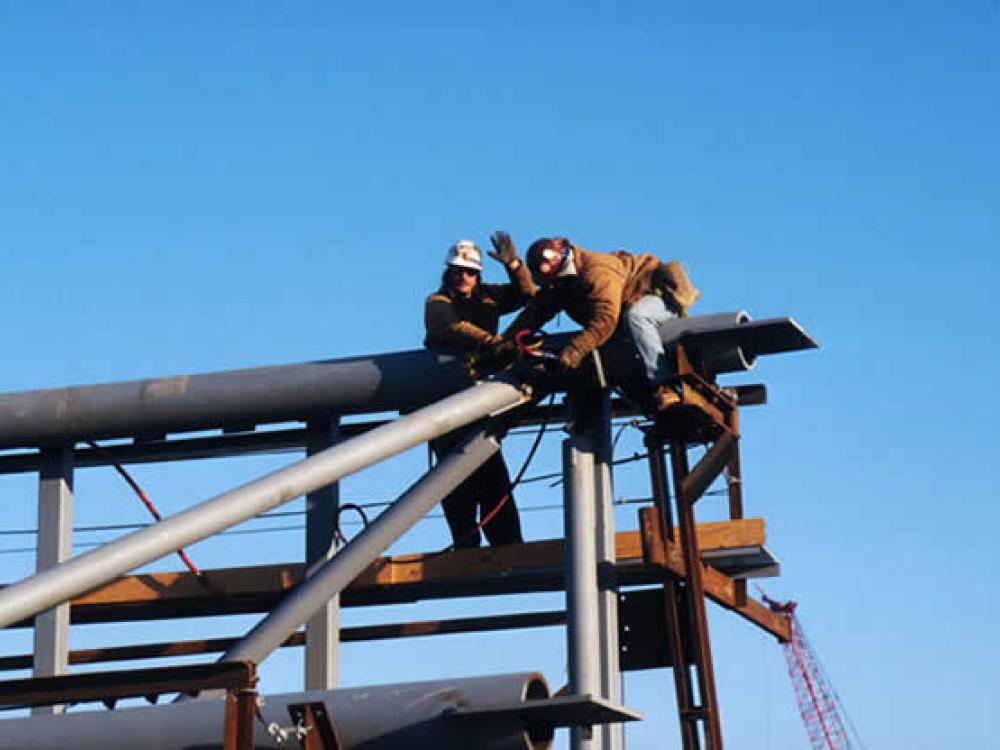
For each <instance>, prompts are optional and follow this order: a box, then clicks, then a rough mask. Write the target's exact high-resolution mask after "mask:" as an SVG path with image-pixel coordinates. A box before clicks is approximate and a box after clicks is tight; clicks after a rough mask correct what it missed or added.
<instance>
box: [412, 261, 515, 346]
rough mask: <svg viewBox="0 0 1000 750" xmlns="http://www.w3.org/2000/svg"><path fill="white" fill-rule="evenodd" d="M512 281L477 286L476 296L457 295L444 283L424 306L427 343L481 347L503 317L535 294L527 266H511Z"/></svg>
mask: <svg viewBox="0 0 1000 750" xmlns="http://www.w3.org/2000/svg"><path fill="white" fill-rule="evenodd" d="M507 275H508V276H509V277H510V283H509V284H483V283H479V284H477V285H476V289H475V291H474V292H473V293H472V297H471V298H469V299H465V298H463V297H460V296H458V295H453V294H452V293H451V292H449V291H448V289H447V288H445V287H444V286H443V285H442V286H441V288H440V289H438V290H437V291H436V292H434V293H433V294H432V295H430V296H429V297H428V298H427V302H426V303H425V305H424V328H425V330H426V335H425V337H424V346H440V347H447V348H454V349H478V348H479V347H481V346H482V345H483V344H485V343H487V342H488V341H489V340H490V339H491V338H493V336H495V335H496V333H497V329H498V327H499V324H500V316H501V315H505V314H506V313H509V312H514V310H517V309H518V308H520V307H523V306H524V304H525V303H526V302H527V301H528V300H529V299H530V298H531V296H532V295H533V294H534V293H535V285H534V283H532V281H531V274H530V273H528V269H527V267H526V266H525V265H524V264H523V263H520V264H519V265H518V267H517V270H514V271H512V270H511V269H510V268H509V267H508V268H507Z"/></svg>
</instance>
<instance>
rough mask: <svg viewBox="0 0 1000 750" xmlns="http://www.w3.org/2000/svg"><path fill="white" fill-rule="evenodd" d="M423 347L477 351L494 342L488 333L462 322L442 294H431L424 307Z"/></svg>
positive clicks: (464, 321) (453, 307)
mask: <svg viewBox="0 0 1000 750" xmlns="http://www.w3.org/2000/svg"><path fill="white" fill-rule="evenodd" d="M424 328H425V330H426V336H425V337H424V346H444V347H454V348H457V349H469V350H472V349H479V348H481V347H482V346H484V345H486V344H489V343H490V342H491V341H493V340H494V338H495V337H494V336H493V335H491V334H490V332H489V331H485V330H483V329H482V328H480V327H479V326H477V325H475V324H473V323H470V322H469V321H467V320H462V319H461V318H460V317H459V316H458V313H457V312H456V311H455V306H454V305H453V304H452V302H451V300H450V299H448V298H447V297H446V296H445V295H443V294H432V295H431V296H430V297H428V298H427V304H426V305H425V306H424Z"/></svg>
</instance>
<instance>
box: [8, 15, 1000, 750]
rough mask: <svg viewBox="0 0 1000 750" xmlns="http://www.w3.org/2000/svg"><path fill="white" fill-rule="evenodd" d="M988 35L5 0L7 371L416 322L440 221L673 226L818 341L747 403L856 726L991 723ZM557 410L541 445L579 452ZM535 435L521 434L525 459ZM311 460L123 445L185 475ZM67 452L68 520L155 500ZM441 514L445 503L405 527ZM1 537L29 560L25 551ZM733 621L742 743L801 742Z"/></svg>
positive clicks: (337, 337)
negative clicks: (158, 455)
mask: <svg viewBox="0 0 1000 750" xmlns="http://www.w3.org/2000/svg"><path fill="white" fill-rule="evenodd" d="M751 6H752V7H751ZM998 41H1000V6H998V4H997V3H996V2H994V1H991V0H968V1H966V2H956V3H934V2H909V3H856V2H845V3H837V4H828V3H816V2H803V3H777V2H766V3H754V4H744V3H674V2H670V3H654V2H631V3H618V4H616V3H610V2H587V3H569V2H557V3H544V4H540V3H525V2H510V3H504V4H499V3H497V4H468V3H442V2H427V3H423V4H420V5H418V6H415V5H413V4H403V3H401V4H394V3H378V2H373V3H365V4H362V3H342V4H337V5H333V4H327V3H308V2H302V3H295V4H281V5H278V4H265V3H254V4H245V5H242V4H241V5H237V4H235V3H217V4H214V5H211V6H206V5H205V4H195V3H173V4H169V5H167V4H154V3H113V2H94V3H88V4H78V3H48V4H29V3H18V2H0V257H2V259H3V268H4V270H5V273H3V274H2V275H0V310H2V314H3V318H4V319H5V320H6V322H7V326H6V328H5V350H6V352H7V356H6V357H5V363H4V367H3V369H2V371H0V390H2V391H15V390H22V389H28V388H38V387H50V386H53V387H54V386H60V385H68V384H73V383H86V382H101V381H108V380H120V379H127V378H133V377H142V376H150V375H162V374H172V373H180V372H197V371H208V370H214V369H222V368H234V367H241V366H251V365H257V364H267V363H283V362H296V361H304V360H308V359H314V358H320V357H332V356H348V355H353V354H359V353H366V352H376V351H388V350H395V349H402V348H410V347H414V346H417V345H419V342H420V340H421V337H422V324H421V314H420V313H421V306H422V301H423V298H424V296H425V295H426V294H427V292H428V291H430V289H431V288H432V287H433V286H434V284H435V281H436V280H437V278H438V275H439V267H440V263H441V261H442V259H443V255H444V251H445V249H446V247H447V245H448V244H449V243H450V242H452V241H453V240H455V239H457V238H459V237H463V236H471V237H473V238H474V239H476V240H478V241H479V242H480V243H484V242H486V238H487V236H488V234H489V232H490V231H492V230H493V229H496V228H500V227H502V228H505V229H508V230H509V231H510V232H511V233H512V234H513V236H514V238H515V240H516V241H517V242H518V243H519V245H520V246H521V247H524V246H526V245H527V243H528V242H529V241H530V240H531V239H533V238H534V237H536V236H539V235H542V234H549V233H560V234H566V235H568V236H570V237H571V238H572V239H573V240H574V241H576V242H578V243H579V244H581V245H583V246H584V247H588V248H593V249H601V250H611V249H615V248H618V247H624V248H628V249H632V250H637V251H638V250H649V251H652V252H655V253H657V254H659V255H661V256H662V257H664V258H669V257H677V258H680V259H682V260H683V261H684V262H685V263H686V264H687V265H688V267H689V269H690V270H691V273H692V275H693V276H694V278H695V280H696V283H697V284H698V286H699V287H700V288H701V289H702V291H703V298H702V301H701V302H700V303H699V306H700V307H701V310H702V311H703V312H710V311H721V310H729V309H739V308H743V309H747V310H749V311H750V312H751V313H752V314H753V315H754V316H755V317H769V316H773V315H791V316H793V317H795V318H796V319H798V320H799V321H800V322H801V323H802V324H803V325H804V326H805V327H806V328H807V329H808V330H810V331H811V332H812V333H813V334H814V335H816V336H817V337H818V338H819V339H820V341H821V343H822V344H823V348H822V349H821V350H820V351H819V352H816V353H811V354H801V355H791V356H787V357H775V358H770V359H768V360H765V361H762V362H761V363H760V365H759V366H758V369H757V371H756V372H755V373H752V374H751V375H749V376H747V377H746V378H744V380H746V381H757V380H761V381H764V382H766V383H767V384H768V386H769V388H770V394H771V396H770V397H771V403H770V404H768V405H767V406H766V407H763V408H759V409H756V410H748V411H747V413H746V415H745V418H744V440H743V448H742V449H743V456H744V461H743V463H744V467H745V474H746V494H747V507H748V512H749V513H750V514H752V515H763V516H765V517H766V518H767V519H768V529H769V536H770V546H771V548H772V549H773V550H774V552H775V553H776V554H777V555H778V556H779V557H780V558H781V559H782V562H783V564H784V572H783V576H782V578H780V579H778V580H775V581H770V582H768V588H769V590H770V591H771V592H772V594H774V595H776V596H779V597H792V598H796V599H798V600H799V601H800V602H801V609H800V613H801V617H802V620H803V622H804V623H805V626H806V629H807V631H808V632H809V633H810V635H811V636H812V640H813V642H814V645H815V646H816V647H817V648H818V650H819V652H820V654H821V657H822V659H823V661H824V663H825V664H826V666H827V668H828V671H829V672H830V673H831V675H832V677H833V679H834V682H835V684H836V686H837V688H838V690H839V692H840V693H841V695H842V697H843V698H844V700H845V701H846V702H847V704H848V706H849V708H850V711H851V715H852V717H853V718H854V720H855V723H856V724H857V725H858V726H859V729H860V730H861V733H862V736H863V737H864V738H865V741H866V744H867V745H868V746H869V747H873V748H874V747H907V748H938V747H942V746H955V745H961V746H989V745H990V744H991V743H992V742H995V740H993V737H994V736H995V735H996V734H997V730H998V727H997V726H996V719H995V718H993V711H992V707H993V706H994V705H995V703H996V701H997V694H996V690H995V688H994V687H993V683H994V676H995V673H996V670H997V667H998V666H1000V665H998V649H997V646H996V645H995V639H993V638H992V635H993V633H994V632H995V625H994V621H995V618H996V616H997V581H996V572H995V571H996V569H997V563H998V559H997V554H996V552H995V548H994V546H993V542H994V539H995V538H996V536H997V533H998V532H1000V523H998V518H1000V513H998V511H997V510H996V507H995V502H994V495H995V490H994V482H993V481H992V472H993V466H992V464H991V459H992V457H993V454H994V453H995V449H996V440H995V438H994V436H993V431H992V426H993V425H994V424H995V423H996V422H997V419H998V418H1000V413H998V412H1000V410H998V407H997V401H998V400H997V396H996V392H995V382H996V379H997V376H998V375H1000V367H998V361H997V355H996V353H995V352H994V350H993V343H994V340H995V339H996V336H995V334H994V331H993V330H992V325H991V324H992V323H993V321H994V320H996V319H997V317H998V316H997V312H998V309H997V307H998V306H997V302H996V294H995V291H994V286H995V285H996V283H997V280H998V274H997V270H998V269H997V261H996V259H995V256H996V249H997V247H998V244H1000V243H998V235H1000V232H998V227H997V218H996V217H997V213H998V211H997V209H998V206H1000V185H998V176H997V175H998V174H1000V149H998V145H997V135H996V134H997V132H1000V100H998V92H1000V74H998V66H1000V58H998V49H1000V47H998ZM488 274H490V275H492V277H493V278H499V276H498V274H497V272H496V269H495V268H493V269H489V270H488ZM734 382H735V381H734ZM627 440H633V441H634V443H633V444H628V442H627V441H626V443H624V444H623V447H622V448H621V451H622V452H623V453H628V452H630V451H634V450H638V449H639V448H638V446H639V443H638V441H635V440H634V438H632V437H629V438H628V439H627ZM550 442H551V445H550V446H548V447H547V448H546V450H545V451H543V452H542V454H541V455H540V456H539V458H538V459H537V461H538V464H537V465H536V467H535V468H537V469H538V470H539V471H542V470H553V469H554V468H555V466H556V457H557V455H558V446H557V444H556V441H555V440H552V441H550ZM526 446H527V438H525V437H518V438H513V439H511V440H510V441H509V445H508V448H507V450H508V455H509V459H510V463H512V464H516V463H518V462H519V461H520V457H521V456H523V454H524V450H525V448H526ZM288 460H291V457H288V456H285V457H275V458H269V459H254V460H246V459H242V460H233V461H226V462H219V463H211V464H196V465H185V466H183V467H175V468H172V469H167V468H164V467H140V468H137V469H136V472H135V473H136V475H137V477H138V478H139V479H140V481H141V482H143V484H144V485H145V486H146V489H147V491H148V492H149V493H150V494H151V495H152V496H153V497H154V498H155V499H156V500H157V501H158V503H159V504H160V505H161V506H163V508H164V510H165V511H167V512H174V511H176V510H178V509H180V508H183V507H187V506H188V505H190V504H191V503H193V502H195V501H197V500H199V499H202V498H204V497H208V496H209V495H211V494H212V493H213V492H215V491H217V490H221V489H224V488H227V487H229V486H232V485H233V484H235V483H237V482H238V481H241V480H242V479H245V478H249V477H252V476H254V475H255V474H257V473H259V472H260V471H262V470H263V469H265V468H267V467H269V466H276V465H281V464H282V463H285V462H287V461H288ZM424 460H425V457H424V455H423V454H422V453H420V452H414V453H413V454H409V455H407V456H404V457H401V458H399V459H398V460H396V461H394V462H392V463H391V464H390V465H389V466H388V467H386V468H385V469H384V470H382V471H369V472H365V473H363V474H362V475H359V476H358V477H355V478H351V479H348V480H347V481H345V482H344V492H345V496H347V497H351V498H358V499H364V500H373V499H386V498H388V497H392V496H393V495H394V494H395V493H396V492H398V491H399V490H400V489H401V488H403V487H405V486H406V484H408V482H409V481H411V480H412V479H413V478H414V477H415V475H416V473H417V472H418V471H419V470H420V467H421V465H422V462H423V461H424ZM77 484H78V490H79V491H78V499H77V504H76V515H77V522H78V523H79V524H88V523H103V522H108V521H111V520H119V521H120V520H125V521H141V520H143V519H142V513H141V512H140V511H141V508H139V507H138V504H137V503H135V502H134V500H133V499H132V498H131V497H130V496H129V495H128V493H127V490H126V488H124V487H122V486H121V485H120V484H119V483H118V481H117V480H116V479H115V478H114V477H113V476H111V475H110V472H100V471H85V472H80V473H79V476H78V482H77ZM0 491H2V492H3V493H4V497H5V500H6V501H7V502H5V503H4V505H3V510H2V511H0V528H6V529H17V528H23V527H25V526H31V525H32V524H33V522H34V512H35V509H34V496H33V493H34V485H33V482H32V481H31V480H30V478H27V477H17V478H6V479H3V481H2V482H0ZM645 491H646V489H645V486H644V483H643V477H642V475H641V472H637V471H624V470H623V471H622V472H620V473H619V475H618V476H616V492H617V493H618V494H620V495H623V496H626V497H640V496H642V494H643V493H644V492H645ZM558 500H559V493H558V490H553V489H546V488H545V487H544V486H539V485H532V486H530V487H526V488H525V490H524V492H523V493H522V494H521V497H520V501H521V503H522V505H524V506H525V507H526V508H527V507H529V506H531V505H539V506H544V505H551V504H553V503H557V502H558ZM699 512H700V513H704V517H706V518H709V517H714V515H717V514H718V513H720V512H721V510H720V509H719V508H717V507H712V506H710V505H706V506H705V508H704V510H702V508H701V507H700V506H699ZM524 517H525V519H526V520H525V525H526V529H527V532H528V535H529V536H530V537H532V538H543V537H549V536H557V535H558V534H559V533H560V531H559V529H560V514H559V513H558V512H557V511H554V510H546V511H538V512H526V513H525V514H524ZM619 521H620V523H621V525H622V527H631V526H633V525H634V516H633V514H632V512H631V511H628V512H624V511H623V512H621V513H620V514H619ZM246 539H253V540H254V544H253V545H251V546H252V552H253V554H252V555H248V554H247V547H248V545H247V544H246V543H245V541H240V540H246ZM23 541H24V540H23V539H21V538H20V537H14V538H10V539H0V544H9V546H11V547H13V546H22V542H23ZM444 541H445V533H444V529H443V522H442V521H441V520H440V519H437V520H433V519H432V520H430V521H427V522H424V523H422V524H421V525H419V526H418V528H417V529H416V530H415V531H414V532H412V533H411V534H410V535H408V536H407V537H406V538H405V539H404V540H403V541H402V542H401V543H400V544H399V545H398V546H397V549H399V550H418V549H433V548H435V547H437V546H440V545H441V544H443V543H444ZM258 542H260V543H259V544H258ZM300 547H301V539H300V536H299V534H298V533H297V532H294V531H293V532H272V533H270V534H264V535H261V536H259V537H242V538H241V537H231V538H230V539H229V540H225V539H223V540H214V541H210V542H206V543H204V544H202V545H198V546H197V547H196V548H195V549H194V550H193V554H195V555H196V558H198V560H199V562H200V563H201V564H203V565H206V566H213V565H215V566H222V565H238V564H254V563H258V562H266V561H279V560H288V559H293V558H295V557H296V556H297V555H299V554H300ZM0 560H3V564H4V569H5V570H7V571H8V574H7V575H5V576H4V579H5V580H11V579H14V578H17V577H19V576H21V575H23V574H24V573H25V572H27V571H28V570H29V569H30V567H31V558H30V556H29V555H16V554H4V555H3V556H2V557H0ZM173 565H174V561H173V560H165V561H162V562H161V563H160V564H159V567H162V568H169V567H173ZM516 605H517V606H518V607H523V608H530V607H535V606H538V607H544V608H548V607H556V606H558V605H559V598H558V597H555V598H552V597H549V598H545V597H539V598H537V599H526V600H524V601H518V602H516ZM511 606H512V602H510V601H506V600H501V601H497V602H493V601H486V602H466V603H454V604H449V605H447V606H433V607H422V608H418V607H400V608H396V610H398V611H395V610H394V611H392V612H390V611H387V610H379V611H373V612H360V613H359V612H351V613H348V614H347V615H346V617H348V618H350V619H351V620H352V621H357V622H373V621H376V620H378V619H382V618H390V617H399V618H401V619H420V618H424V617H442V616H448V615H449V614H450V613H458V612H463V611H471V610H472V609H475V611H501V610H503V609H504V608H510V607H511ZM249 622H251V620H242V619H241V620H239V621H233V620H231V621H217V620H213V621H211V622H203V621H195V622H190V623H164V624H162V625H157V626H155V627H149V628H144V629H143V630H144V633H143V635H145V634H146V633H147V632H150V633H152V634H153V637H155V638H158V639H160V638H162V639H165V640H166V639H181V638H184V637H191V638H195V637H208V636H210V635H215V634H234V633H238V632H241V631H242V630H243V629H245V628H246V627H248V624H249ZM132 631H134V628H133V627H131V626H122V627H121V628H118V629H110V630H105V631H102V632H91V630H90V629H81V631H80V632H79V633H77V634H74V641H73V644H74V646H81V647H82V646H83V645H84V644H86V645H97V644H104V645H110V644H111V643H119V642H127V641H128V639H129V638H132V639H134V638H136V634H135V633H134V632H132ZM712 632H713V637H714V644H715V651H716V656H717V660H718V671H719V684H720V693H721V697H722V706H723V710H724V716H723V718H724V728H725V732H726V736H727V741H728V745H727V746H728V747H734V748H751V749H753V750H756V749H758V748H760V749H762V750H763V749H767V748H785V747H804V746H805V745H806V741H805V736H804V734H803V733H802V730H801V728H800V726H799V724H798V717H797V713H796V711H795V709H794V706H793V698H792V694H791V691H790V688H789V686H788V684H787V680H786V678H785V675H784V667H783V664H782V662H781V656H780V652H779V650H778V647H777V646H776V645H775V644H774V643H773V642H772V641H770V640H768V639H766V638H764V637H763V636H762V635H759V634H757V633H755V632H754V631H752V630H750V629H749V627H747V626H745V625H744V624H743V623H742V622H740V621H737V620H734V619H733V618H732V617H731V616H728V615H726V614H724V613H719V612H716V613H715V614H713V618H712ZM3 635H4V637H3V639H0V641H2V643H3V644H4V648H5V649H6V650H7V651H8V652H10V653H13V652H20V651H24V650H27V646H26V645H25V643H26V641H25V638H24V637H23V635H22V634H9V633H8V634H3ZM8 643H9V644H10V645H9V646H8V645H7V644H8ZM560 644H561V635H560V634H559V633H558V631H556V630H548V631H540V632H539V633H530V634H529V633H514V634H508V635H503V636H483V637H472V636H469V637H465V636H462V637H455V638H450V639H431V640H424V641H421V642H419V643H414V642H408V643H403V644H384V645H379V646H375V647H359V646H351V647H348V648H346V649H345V654H344V658H345V674H344V680H345V682H346V683H348V684H362V683H365V682H371V681H390V680H395V679H408V678H419V677H434V676H440V675H442V674H457V673H459V672H468V673H476V672H489V671H497V670H503V669H507V668H518V669H520V668H538V669H541V670H542V671H543V672H544V673H545V674H546V677H547V678H548V679H549V682H550V683H551V684H553V685H554V686H558V685H561V684H562V681H563V674H562V671H563V670H564V664H563V660H562V658H561V657H560V656H558V654H559V653H560V648H561V645H560ZM413 654H417V655H418V658H413ZM553 654H556V656H554V655H553ZM404 655H405V656H406V657H407V658H405V659H403V658H402V657H403V656H404ZM442 655H447V656H448V658H449V659H451V660H452V662H453V663H451V664H447V666H446V668H444V671H442V669H443V667H442V661H443V659H444V657H443V656H442ZM298 658H299V657H298V655H297V654H282V655H280V656H278V657H275V658H274V659H273V660H272V663H269V666H268V671H267V672H266V673H265V676H266V680H267V681H268V682H269V683H270V684H268V682H266V683H265V686H264V687H265V689H271V687H272V686H273V688H274V689H275V690H279V689H287V688H289V687H293V686H294V685H295V684H296V680H297V679H298V676H297V668H298ZM401 662H405V667H402V668H401V667H400V663H401ZM400 669H402V671H403V674H400ZM626 701H627V703H628V704H629V705H631V706H634V707H636V708H640V709H642V710H645V711H646V712H647V714H648V715H649V716H650V718H649V720H648V721H647V722H645V724H644V725H643V726H638V727H635V728H634V729H630V742H631V745H630V746H631V747H636V748H646V747H662V746H664V743H665V742H666V743H669V742H672V741H674V740H675V739H676V737H677V735H676V730H675V729H674V721H673V718H672V717H671V715H670V706H671V705H672V702H673V698H672V683H671V681H670V678H669V675H668V674H666V673H661V672H654V673H650V674H645V675H641V676H635V677H630V678H629V681H628V682H627V683H626ZM956 717H961V718H958V719H956ZM667 746H670V745H669V744H667Z"/></svg>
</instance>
